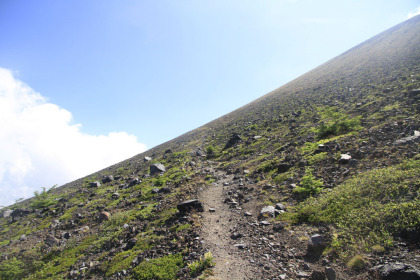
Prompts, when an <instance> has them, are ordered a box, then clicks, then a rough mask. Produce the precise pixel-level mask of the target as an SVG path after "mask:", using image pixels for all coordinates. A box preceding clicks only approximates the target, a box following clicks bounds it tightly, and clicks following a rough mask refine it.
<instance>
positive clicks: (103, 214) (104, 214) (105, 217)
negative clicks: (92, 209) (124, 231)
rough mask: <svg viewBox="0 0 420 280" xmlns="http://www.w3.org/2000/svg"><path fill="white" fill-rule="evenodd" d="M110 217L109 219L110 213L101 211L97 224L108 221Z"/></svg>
mask: <svg viewBox="0 0 420 280" xmlns="http://www.w3.org/2000/svg"><path fill="white" fill-rule="evenodd" d="M110 217H111V213H109V212H106V211H102V212H101V213H99V217H98V220H99V222H103V221H107V220H109V218H110Z"/></svg>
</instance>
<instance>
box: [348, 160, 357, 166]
mask: <svg viewBox="0 0 420 280" xmlns="http://www.w3.org/2000/svg"><path fill="white" fill-rule="evenodd" d="M358 163H359V162H358V161H357V160H356V159H351V160H349V166H350V167H356V166H357V164H358Z"/></svg>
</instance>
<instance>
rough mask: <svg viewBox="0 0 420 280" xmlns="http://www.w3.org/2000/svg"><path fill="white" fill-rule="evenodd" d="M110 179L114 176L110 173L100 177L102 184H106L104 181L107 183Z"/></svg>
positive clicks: (112, 179)
mask: <svg viewBox="0 0 420 280" xmlns="http://www.w3.org/2000/svg"><path fill="white" fill-rule="evenodd" d="M112 181H114V176H112V175H109V176H106V177H104V178H102V183H103V184H106V183H109V182H112Z"/></svg>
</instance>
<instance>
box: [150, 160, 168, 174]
mask: <svg viewBox="0 0 420 280" xmlns="http://www.w3.org/2000/svg"><path fill="white" fill-rule="evenodd" d="M165 171H166V168H165V166H164V165H163V164H162V163H155V164H153V165H151V166H150V175H155V174H157V173H163V172H165Z"/></svg>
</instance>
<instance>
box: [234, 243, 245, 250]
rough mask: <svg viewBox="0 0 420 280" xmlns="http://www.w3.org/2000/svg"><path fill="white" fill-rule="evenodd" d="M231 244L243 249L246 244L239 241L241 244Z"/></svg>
mask: <svg viewBox="0 0 420 280" xmlns="http://www.w3.org/2000/svg"><path fill="white" fill-rule="evenodd" d="M233 246H234V247H237V248H238V249H245V248H246V244H243V243H241V244H235V245H233Z"/></svg>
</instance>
